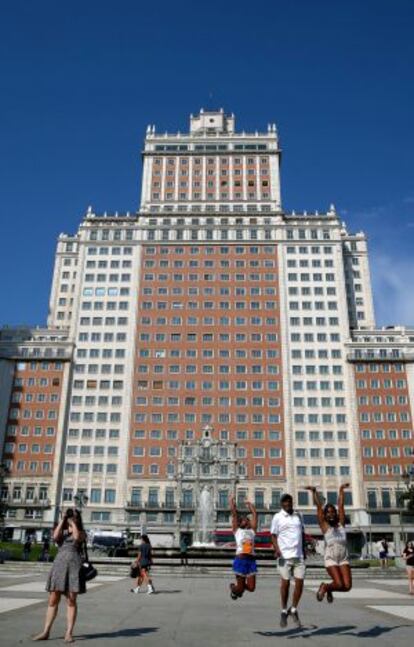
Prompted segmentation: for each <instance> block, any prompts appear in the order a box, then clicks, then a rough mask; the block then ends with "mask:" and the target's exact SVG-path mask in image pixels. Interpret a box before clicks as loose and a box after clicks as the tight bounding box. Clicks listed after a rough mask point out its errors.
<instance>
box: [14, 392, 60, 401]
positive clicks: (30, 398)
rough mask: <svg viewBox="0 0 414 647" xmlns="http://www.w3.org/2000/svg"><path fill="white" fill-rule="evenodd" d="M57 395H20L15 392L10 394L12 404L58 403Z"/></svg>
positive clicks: (20, 393)
mask: <svg viewBox="0 0 414 647" xmlns="http://www.w3.org/2000/svg"><path fill="white" fill-rule="evenodd" d="M59 397H60V396H59V394H58V393H22V392H21V391H15V392H14V393H12V396H11V401H12V402H58V401H59Z"/></svg>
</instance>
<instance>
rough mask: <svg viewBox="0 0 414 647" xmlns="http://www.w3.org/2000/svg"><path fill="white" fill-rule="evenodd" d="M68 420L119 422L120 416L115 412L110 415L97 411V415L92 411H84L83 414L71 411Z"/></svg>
mask: <svg viewBox="0 0 414 647" xmlns="http://www.w3.org/2000/svg"><path fill="white" fill-rule="evenodd" d="M69 418H70V421H71V422H81V421H83V422H95V421H96V422H121V414H120V413H117V412H115V411H111V412H110V413H108V412H106V411H98V412H97V413H95V412H93V411H84V412H83V413H80V412H78V411H71V412H70V417H69Z"/></svg>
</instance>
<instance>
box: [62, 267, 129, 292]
mask: <svg viewBox="0 0 414 647" xmlns="http://www.w3.org/2000/svg"><path fill="white" fill-rule="evenodd" d="M84 281H85V283H93V282H95V281H96V282H97V283H106V282H107V281H109V282H110V283H118V281H122V282H123V283H129V282H130V281H131V274H129V273H122V274H92V273H90V272H88V273H86V274H85V277H84ZM60 290H61V292H67V289H64V286H63V285H62V286H61V288H60Z"/></svg>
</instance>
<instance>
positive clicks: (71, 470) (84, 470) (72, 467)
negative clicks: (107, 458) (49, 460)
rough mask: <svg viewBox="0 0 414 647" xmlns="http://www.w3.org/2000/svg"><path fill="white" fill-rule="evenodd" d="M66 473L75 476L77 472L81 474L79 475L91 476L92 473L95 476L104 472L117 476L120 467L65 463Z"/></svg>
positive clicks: (108, 464)
mask: <svg viewBox="0 0 414 647" xmlns="http://www.w3.org/2000/svg"><path fill="white" fill-rule="evenodd" d="M65 472H66V473H67V474H75V473H76V472H79V474H89V473H90V472H92V473H93V474H103V473H104V472H105V473H106V474H117V472H118V465H117V464H116V463H106V464H104V463H95V462H94V463H93V464H91V463H79V464H77V463H65Z"/></svg>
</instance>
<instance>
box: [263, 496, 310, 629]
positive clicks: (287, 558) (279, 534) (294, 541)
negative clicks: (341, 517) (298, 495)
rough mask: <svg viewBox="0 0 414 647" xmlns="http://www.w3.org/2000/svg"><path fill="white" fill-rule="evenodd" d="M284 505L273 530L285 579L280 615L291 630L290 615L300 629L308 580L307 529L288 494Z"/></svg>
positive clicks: (283, 578) (275, 518)
mask: <svg viewBox="0 0 414 647" xmlns="http://www.w3.org/2000/svg"><path fill="white" fill-rule="evenodd" d="M280 504H281V507H282V509H281V511H280V512H278V513H277V514H275V515H274V517H273V519H272V526H271V529H270V532H271V534H272V543H273V547H274V549H275V556H276V559H277V560H278V569H279V574H280V577H281V580H280V597H281V602H282V611H281V614H280V626H281V627H286V626H287V620H288V617H289V615H290V616H291V617H292V619H293V621H294V623H295V624H296V625H297V626H298V627H300V620H299V615H298V605H299V600H300V598H301V597H302V593H303V580H304V579H305V571H306V568H305V545H304V537H303V535H304V526H303V521H302V517H301V515H300V514H299V512H296V511H295V510H294V508H293V499H292V497H291V495H290V494H284V495H283V496H282V498H281V500H280ZM292 577H294V579H295V588H294V591H293V598H292V606H291V607H290V608H288V600H289V587H290V579H291V578H292Z"/></svg>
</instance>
